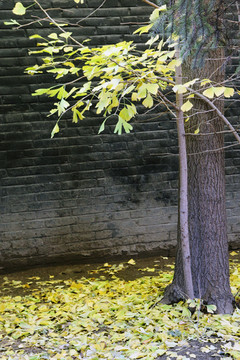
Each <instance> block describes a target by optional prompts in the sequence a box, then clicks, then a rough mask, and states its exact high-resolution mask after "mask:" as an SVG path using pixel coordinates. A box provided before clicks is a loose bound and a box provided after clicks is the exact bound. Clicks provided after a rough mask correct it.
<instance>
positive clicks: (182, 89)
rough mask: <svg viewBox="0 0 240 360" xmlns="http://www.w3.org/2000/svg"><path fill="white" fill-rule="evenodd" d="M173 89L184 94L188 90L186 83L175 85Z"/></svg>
mask: <svg viewBox="0 0 240 360" xmlns="http://www.w3.org/2000/svg"><path fill="white" fill-rule="evenodd" d="M173 91H174V92H175V93H178V94H184V93H185V92H187V89H186V87H185V86H184V85H175V86H174V87H173Z"/></svg>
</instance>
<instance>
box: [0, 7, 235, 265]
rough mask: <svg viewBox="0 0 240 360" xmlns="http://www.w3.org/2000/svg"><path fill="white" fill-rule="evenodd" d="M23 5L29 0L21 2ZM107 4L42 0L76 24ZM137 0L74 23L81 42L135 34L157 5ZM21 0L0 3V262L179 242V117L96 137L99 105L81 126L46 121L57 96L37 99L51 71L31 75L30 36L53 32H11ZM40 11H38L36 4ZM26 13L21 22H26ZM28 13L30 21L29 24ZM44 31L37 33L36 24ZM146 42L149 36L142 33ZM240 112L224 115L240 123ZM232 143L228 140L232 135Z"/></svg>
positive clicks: (158, 115) (134, 250) (146, 119)
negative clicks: (27, 70) (56, 125)
mask: <svg viewBox="0 0 240 360" xmlns="http://www.w3.org/2000/svg"><path fill="white" fill-rule="evenodd" d="M23 3H24V5H25V6H27V5H28V4H31V3H32V2H31V0H29V1H28V0H26V1H23ZM100 3H101V2H100V1H99V0H89V1H87V2H86V4H85V5H79V7H78V6H77V5H76V4H75V3H74V2H73V1H72V0H59V1H56V0H52V1H49V0H41V4H42V5H43V6H45V7H50V6H52V7H57V8H58V10H54V11H53V13H52V15H54V16H55V17H59V18H65V19H67V21H68V22H70V23H72V24H74V23H76V22H77V21H79V20H80V19H81V18H82V17H86V16H88V15H89V14H90V13H91V12H92V11H93V10H94V9H96V7H97V6H99V4H100ZM139 3H140V1H138V0H132V1H131V2H129V0H121V1H120V0H119V1H117V0H107V1H106V2H105V4H104V6H103V7H102V8H101V9H99V10H98V11H96V12H95V13H94V14H93V15H92V16H91V17H88V18H87V19H85V20H84V21H82V22H80V25H81V27H75V26H70V28H69V29H68V30H69V31H72V32H73V34H74V35H75V36H76V37H77V39H78V40H83V39H85V38H86V37H89V38H91V39H92V40H91V44H95V45H99V44H105V43H112V42H117V41H120V40H122V39H124V40H131V39H133V36H132V35H131V34H132V32H133V31H134V30H135V29H136V27H137V26H138V25H136V23H141V22H144V21H147V19H148V14H149V13H150V12H151V8H149V7H148V6H144V4H143V3H141V4H140V5H139ZM13 6H14V1H12V0H9V1H2V2H0V20H1V23H0V25H1V37H0V82H1V87H0V92H1V100H0V101H1V103H0V104H1V113H0V116H1V119H0V137H1V140H0V148H1V152H0V164H1V165H0V186H1V188H0V191H1V198H0V211H1V223H0V234H1V235H0V236H1V238H0V250H1V252H0V262H1V266H6V267H16V266H22V265H30V264H46V263H53V262H56V261H68V260H81V259H86V258H87V259H89V258H96V257H100V256H101V257H110V256H115V255H116V256H119V255H130V254H131V255H132V254H139V253H144V254H146V253H151V252H154V253H156V252H157V251H163V250H166V251H168V250H169V249H172V248H173V247H174V246H175V244H176V222H177V171H178V157H177V142H176V129H175V123H174V120H173V119H172V118H171V116H170V114H166V113H162V109H161V108H160V109H157V110H156V111H155V113H152V114H151V115H149V114H148V115H144V114H142V115H140V116H138V118H137V119H136V120H135V124H134V130H133V132H132V133H131V134H128V135H122V136H117V135H114V134H113V128H112V126H111V125H109V126H107V128H106V131H105V132H104V134H102V135H98V129H99V126H100V124H101V118H99V117H96V116H95V114H94V111H93V112H91V113H90V114H89V117H88V118H87V119H85V120H84V121H82V122H80V123H79V124H77V125H76V124H72V122H71V119H66V120H65V121H62V122H61V132H60V133H59V134H57V135H56V136H55V138H54V139H50V133H51V130H52V128H53V126H54V123H55V120H54V119H51V118H47V114H48V111H49V109H51V107H52V103H51V102H50V100H49V99H48V98H45V97H40V98H37V97H32V96H31V93H32V92H33V91H34V90H35V89H36V88H39V87H48V86H50V84H52V78H51V77H49V76H48V75H44V74H42V75H41V74H40V75H35V76H29V75H26V74H24V69H25V68H26V67H27V66H30V65H31V64H32V65H33V64H35V62H36V60H38V59H36V58H34V57H33V56H32V57H29V56H28V54H27V52H28V49H30V48H31V49H32V48H34V46H35V41H34V40H29V39H28V36H30V35H32V34H34V33H36V32H39V33H40V34H41V35H42V36H44V35H47V34H48V33H49V30H48V24H47V23H45V22H42V25H40V24H38V23H37V24H34V25H27V26H26V27H23V28H22V29H19V30H15V31H13V30H11V29H9V28H8V27H6V26H5V25H3V21H4V20H6V19H11V18H16V17H15V16H14V15H13V14H12V13H11V9H12V8H13ZM34 15H35V16H40V13H39V11H38V10H34ZM21 20H22V19H21ZM32 20H33V19H31V18H30V17H29V14H27V15H26V16H25V20H24V21H25V22H26V23H28V22H29V21H32ZM36 28H37V30H36ZM135 39H136V41H137V42H139V44H141V42H143V41H144V39H143V38H139V37H135ZM238 114H239V112H238V110H237V108H236V106H235V107H231V110H230V109H229V110H228V113H227V115H228V116H229V117H231V118H232V119H233V120H235V121H237V118H238ZM229 141H230V139H229ZM226 165H227V167H226V168H227V199H228V216H229V234H230V240H231V242H232V244H235V246H237V244H239V238H240V220H239V215H238V214H239V202H240V185H239V184H240V150H239V148H237V147H235V148H233V149H232V150H229V151H228V152H227V164H226Z"/></svg>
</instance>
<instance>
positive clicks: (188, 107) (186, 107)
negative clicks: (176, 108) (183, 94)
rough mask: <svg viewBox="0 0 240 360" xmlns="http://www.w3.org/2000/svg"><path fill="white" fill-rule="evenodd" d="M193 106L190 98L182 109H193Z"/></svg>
mask: <svg viewBox="0 0 240 360" xmlns="http://www.w3.org/2000/svg"><path fill="white" fill-rule="evenodd" d="M192 107H193V104H192V103H191V102H190V101H189V100H188V101H187V102H185V103H184V104H183V105H182V106H181V110H182V111H183V112H185V111H189V110H191V108H192Z"/></svg>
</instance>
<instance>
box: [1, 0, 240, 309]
mask: <svg viewBox="0 0 240 360" xmlns="http://www.w3.org/2000/svg"><path fill="white" fill-rule="evenodd" d="M76 2H78V1H76ZM145 2H147V3H148V4H149V5H153V6H154V8H155V10H154V12H153V14H152V15H151V17H150V24H149V25H147V26H144V27H142V28H140V29H138V30H137V32H140V33H143V32H148V31H149V30H151V31H152V32H153V33H154V36H153V37H152V38H151V39H150V40H149V41H148V42H147V44H148V45H149V46H150V48H148V49H146V50H145V51H144V52H142V53H140V52H138V51H137V50H136V48H135V46H134V45H133V44H132V42H129V43H126V42H122V43H119V44H115V45H106V46H103V47H101V48H90V47H88V46H86V45H85V44H80V43H79V42H77V41H76V40H75V39H74V38H73V37H72V34H71V33H70V32H67V31H66V30H64V29H63V27H62V25H61V24H58V23H57V22H56V21H55V20H54V19H52V18H51V17H50V16H49V14H48V13H47V11H46V10H44V8H43V7H42V6H41V4H40V3H39V1H37V0H34V3H35V4H37V5H38V7H39V8H40V9H41V10H42V11H43V13H44V15H45V16H46V18H47V19H49V21H50V22H52V23H53V24H54V25H55V26H56V27H57V28H58V30H59V31H60V33H56V32H53V33H50V34H49V36H48V39H47V40H46V39H44V43H42V44H40V45H41V46H42V48H41V49H40V50H36V51H32V52H31V53H37V54H41V55H42V56H43V58H42V59H43V64H42V65H35V66H33V67H29V68H28V69H27V71H28V72H29V73H30V74H34V73H37V72H40V71H47V72H49V73H52V74H53V75H54V76H55V77H56V79H59V78H62V77H64V76H66V75H67V76H69V75H70V76H74V75H77V79H78V78H79V73H80V72H81V70H82V71H83V74H82V75H83V78H84V79H85V82H84V84H83V86H82V87H81V88H79V87H77V86H74V85H75V83H76V80H69V81H66V82H64V83H63V84H61V85H59V84H56V85H53V86H52V87H50V88H45V89H38V90H37V91H36V92H35V93H34V94H33V95H35V96H36V95H42V94H46V95H48V96H50V97H56V98H57V102H56V103H55V104H54V105H55V107H54V108H53V109H52V110H51V111H50V115H54V114H57V115H58V120H57V122H56V125H55V127H54V129H53V131H52V137H53V136H54V134H55V133H57V132H58V131H59V121H60V119H61V117H62V116H63V115H64V114H65V113H66V112H68V111H72V113H73V121H74V122H78V120H81V119H82V118H83V117H84V114H85V112H86V111H88V110H89V108H90V107H91V106H95V108H96V110H97V113H98V114H100V113H102V112H104V116H105V117H106V118H105V120H104V121H103V123H102V125H101V127H100V130H99V132H101V131H103V130H104V128H105V122H106V120H107V119H108V117H109V116H111V115H112V114H115V115H117V118H118V121H117V124H116V127H115V132H116V133H118V134H121V133H122V131H126V132H130V130H131V129H132V125H131V124H129V121H130V120H131V119H132V118H133V117H134V116H135V115H136V113H137V108H136V106H135V104H134V103H139V102H140V103H142V105H143V106H144V107H145V108H152V107H153V105H154V103H155V102H160V103H163V104H164V105H165V106H166V107H167V108H168V109H169V111H171V112H172V113H173V112H174V111H175V113H176V114H174V113H173V115H174V116H176V115H177V116H176V119H177V124H178V136H179V149H180V178H181V181H180V191H179V194H180V202H179V204H180V205H179V231H178V250H177V257H176V267H175V276H174V280H173V283H172V284H171V285H170V286H169V287H168V288H167V290H166V292H165V296H164V299H163V301H164V302H167V303H172V302H176V301H179V300H181V299H185V298H188V297H190V298H193V297H198V298H201V299H202V300H203V301H206V302H207V303H211V304H215V305H216V306H217V311H218V312H221V313H226V312H227V313H231V312H232V311H233V297H232V295H231V291H230V285H229V274H228V247H227V235H226V212H225V198H224V191H225V190H224V162H223V123H225V124H226V125H227V126H228V127H229V128H230V130H231V131H232V132H233V134H234V136H235V137H236V139H237V140H238V141H239V142H240V138H239V135H238V134H237V132H236V131H235V130H234V128H233V127H232V125H231V124H229V122H228V120H227V119H226V118H225V117H224V115H223V108H222V103H223V102H222V98H223V96H225V97H230V96H232V95H233V94H234V89H233V88H232V87H229V86H225V84H224V79H223V77H222V75H223V73H222V71H221V68H222V60H221V56H222V51H221V49H220V50H219V49H217V48H216V50H212V49H210V48H212V47H213V43H211V44H210V45H209V49H208V43H207V42H206V40H207V39H208V38H209V39H211V41H213V39H215V35H217V33H216V32H215V31H214V29H215V28H214V27H213V26H208V27H207V29H208V31H206V34H207V35H206V36H205V37H203V36H202V40H201V39H200V40H199V34H198V32H195V30H194V31H193V30H192V31H190V30H186V29H188V26H190V29H192V28H191V24H192V22H191V21H190V25H189V24H188V22H187V21H186V16H187V15H189V14H190V13H191V14H190V15H191V16H193V15H194V14H195V15H199V16H200V19H198V20H197V21H196V24H200V25H201V26H199V29H200V30H202V29H203V28H204V26H206V25H205V24H206V21H207V19H208V12H206V11H205V13H204V14H205V15H206V14H207V16H205V17H204V16H203V15H202V10H201V9H200V10H199V6H198V7H197V6H195V7H193V9H195V11H197V12H196V13H194V12H190V13H189V11H190V8H189V4H190V3H189V1H188V0H185V1H184V0H182V1H180V0H179V1H176V3H175V4H174V6H172V7H171V6H170V7H169V10H167V7H166V4H161V6H158V5H156V4H153V3H152V2H150V1H145ZM213 3H214V4H215V2H214V1H211V4H213ZM194 4H195V5H201V6H203V9H204V10H208V11H209V10H213V8H212V7H204V4H205V2H204V1H200V0H199V1H195V2H194ZM214 4H213V5H214ZM215 5H216V4H215ZM201 6H200V7H201ZM181 9H184V10H185V21H184V18H183V19H181V21H179V20H178V19H179V16H178V14H179V11H180V10H181ZM196 9H198V10H196ZM25 11H26V8H25V7H24V6H23V5H22V3H17V4H16V6H15V8H14V9H13V12H14V13H15V14H18V15H21V14H24V12H25ZM167 11H169V12H170V13H169V14H170V18H171V17H172V21H170V24H172V26H171V29H170V30H171V31H170V35H171V36H170V38H169V42H168V43H165V42H164V41H163V40H160V41H159V32H161V31H162V29H161V31H159V30H158V29H157V27H158V24H159V21H160V22H161V20H162V16H160V14H163V16H165V17H166V18H168V19H169V16H166V12H167ZM191 16H189V19H191ZM159 18H160V20H159ZM210 20H211V21H212V17H211V18H210ZM8 24H11V23H8ZM184 25H186V26H185V27H184ZM183 27H184V36H185V37H184V36H183V37H182V31H183ZM197 28H198V27H197ZM211 29H213V31H212V30H211ZM211 31H212V32H211ZM215 33H216V34H215ZM189 34H190V40H189ZM210 35H211V36H210ZM32 38H36V39H41V36H40V35H38V34H36V35H33V36H32ZM182 39H183V40H184V41H183V40H182ZM193 41H195V42H196V44H195V51H192V53H191V57H188V59H190V60H188V59H187V55H188V52H189V50H194V48H193V44H192V42H193ZM72 44H75V45H77V46H76V48H73V46H72ZM155 44H156V46H155ZM203 44H204V53H206V50H209V51H211V54H212V56H214V59H215V57H216V58H217V59H219V54H220V60H217V61H215V60H214V62H213V61H212V60H205V64H204V67H202V68H196V65H198V66H199V65H202V64H203V62H204V56H203V57H202V61H201V62H200V64H199V61H198V54H199V53H200V50H201V47H202V46H203ZM154 46H155V47H154ZM164 46H165V47H166V46H168V49H167V50H165V47H164ZM46 54H47V56H45V55H46ZM56 54H57V55H56ZM196 54H197V55H196ZM55 55H56V56H55ZM181 58H183V59H184V62H183V64H182V61H181ZM192 59H193V61H194V66H195V68H192ZM79 62H81V63H82V68H81V67H79V65H76V64H77V63H79ZM212 69H213V71H212ZM181 71H183V78H184V81H182V75H181ZM212 73H213V74H214V76H211V75H212ZM201 79H204V80H203V81H202V80H201ZM96 81H97V85H96V84H95V83H94V82H96ZM166 89H172V90H173V91H174V92H175V93H176V98H177V102H176V103H173V102H171V101H170V100H169V99H168V98H167V97H166V95H165V92H166ZM213 98H215V99H214V101H213V100H212V99H213ZM216 99H217V101H216ZM94 100H96V102H95V103H94ZM216 116H218V118H216ZM184 120H185V123H186V125H185V129H184ZM185 130H186V132H187V134H186V136H185ZM185 139H186V141H185ZM185 145H186V148H185ZM187 153H188V164H187V161H186V160H187V158H186V155H187ZM187 173H188V179H187V178H186V176H187ZM206 194H207V199H206ZM188 198H189V199H188ZM188 213H189V215H188ZM188 231H189V234H190V238H188ZM213 255H214V256H213Z"/></svg>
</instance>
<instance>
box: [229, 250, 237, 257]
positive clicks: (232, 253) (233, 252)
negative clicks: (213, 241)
mask: <svg viewBox="0 0 240 360" xmlns="http://www.w3.org/2000/svg"><path fill="white" fill-rule="evenodd" d="M237 254H238V253H237V252H236V251H231V252H230V255H232V256H234V255H237Z"/></svg>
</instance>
